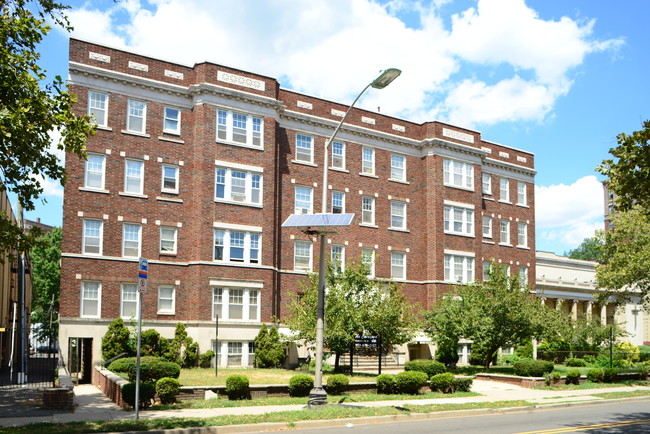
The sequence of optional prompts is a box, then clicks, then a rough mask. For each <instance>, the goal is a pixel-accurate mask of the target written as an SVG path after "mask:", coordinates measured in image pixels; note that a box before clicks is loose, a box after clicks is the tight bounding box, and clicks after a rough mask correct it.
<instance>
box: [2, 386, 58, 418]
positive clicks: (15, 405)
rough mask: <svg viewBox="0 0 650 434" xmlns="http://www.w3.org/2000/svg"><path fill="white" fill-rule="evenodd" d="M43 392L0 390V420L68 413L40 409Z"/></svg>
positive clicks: (14, 389) (23, 389) (20, 389)
mask: <svg viewBox="0 0 650 434" xmlns="http://www.w3.org/2000/svg"><path fill="white" fill-rule="evenodd" d="M42 405H43V390H39V389H31V388H12V389H0V418H8V417H38V416H52V415H54V414H63V413H69V412H67V411H65V410H51V409H44V408H41V406H42Z"/></svg>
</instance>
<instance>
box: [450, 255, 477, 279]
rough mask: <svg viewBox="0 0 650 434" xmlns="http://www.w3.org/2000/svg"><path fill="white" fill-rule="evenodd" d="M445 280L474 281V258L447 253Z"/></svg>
mask: <svg viewBox="0 0 650 434" xmlns="http://www.w3.org/2000/svg"><path fill="white" fill-rule="evenodd" d="M445 281H446V282H457V283H469V282H473V281H474V258H473V257H471V256H462V255H451V254H445Z"/></svg>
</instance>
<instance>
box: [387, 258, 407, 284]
mask: <svg viewBox="0 0 650 434" xmlns="http://www.w3.org/2000/svg"><path fill="white" fill-rule="evenodd" d="M390 277H392V278H393V279H399V280H404V279H406V253H404V252H391V254H390Z"/></svg>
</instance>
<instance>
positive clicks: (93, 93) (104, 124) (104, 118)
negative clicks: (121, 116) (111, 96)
mask: <svg viewBox="0 0 650 434" xmlns="http://www.w3.org/2000/svg"><path fill="white" fill-rule="evenodd" d="M99 95H101V96H102V97H103V98H101V99H103V101H101V104H102V105H103V107H100V106H99V105H97V106H94V103H96V102H100V101H99V100H100V99H99V98H94V96H99ZM97 113H101V114H102V121H103V122H99V119H98V118H97V116H96V114H97ZM88 116H91V117H92V118H94V119H95V123H96V125H97V126H98V127H103V128H106V127H107V126H108V94H107V93H106V92H99V91H96V90H89V91H88Z"/></svg>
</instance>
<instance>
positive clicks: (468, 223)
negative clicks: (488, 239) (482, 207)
mask: <svg viewBox="0 0 650 434" xmlns="http://www.w3.org/2000/svg"><path fill="white" fill-rule="evenodd" d="M444 223H445V226H444V228H445V233H446V234H453V235H464V236H470V237H473V236H474V210H473V209H472V208H469V207H463V206H459V205H451V204H445V207H444ZM458 225H460V230H458V228H457V226H458Z"/></svg>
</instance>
